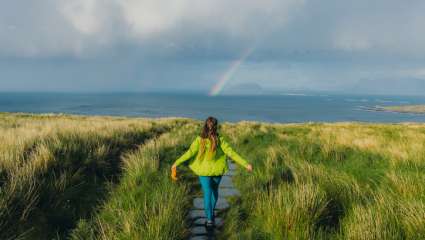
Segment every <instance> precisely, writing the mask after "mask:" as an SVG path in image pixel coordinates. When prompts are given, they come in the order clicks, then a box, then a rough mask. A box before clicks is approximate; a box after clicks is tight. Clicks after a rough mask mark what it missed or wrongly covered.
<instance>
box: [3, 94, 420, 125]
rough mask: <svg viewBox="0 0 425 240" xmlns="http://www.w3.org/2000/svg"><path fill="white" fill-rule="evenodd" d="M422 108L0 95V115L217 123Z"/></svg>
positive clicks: (287, 100) (403, 116)
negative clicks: (210, 118) (179, 119)
mask: <svg viewBox="0 0 425 240" xmlns="http://www.w3.org/2000/svg"><path fill="white" fill-rule="evenodd" d="M403 104H425V97H411V96H373V95H336V94H335V95H333V94H330V95H329V94H286V95H274V96H264V95H252V96H214V97H211V96H207V95H201V94H189V93H188V94H182V93H0V112H24V113H66V114H80V115H112V116H129V117H136V116H141V117H170V116H174V117H189V118H195V119H200V120H203V119H205V118H206V117H208V116H215V117H216V118H218V120H219V121H228V122H238V121H241V120H248V121H264V122H282V123H300V122H340V121H360V122H386V123H388V122H393V123H396V122H425V115H423V114H407V113H394V112H381V111H373V110H370V109H372V108H374V107H376V106H388V105H403Z"/></svg>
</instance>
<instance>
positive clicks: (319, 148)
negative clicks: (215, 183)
mask: <svg viewBox="0 0 425 240" xmlns="http://www.w3.org/2000/svg"><path fill="white" fill-rule="evenodd" d="M224 132H226V133H227V134H229V135H230V136H232V138H233V140H234V142H235V143H237V146H238V148H239V149H240V150H241V151H242V153H243V154H244V155H245V156H247V157H248V158H249V159H251V160H252V161H253V162H254V166H256V169H255V172H254V174H252V175H246V174H241V175H239V176H238V179H237V183H238V186H239V187H240V188H241V189H242V197H241V199H236V200H235V202H234V205H237V206H238V207H235V208H233V209H232V210H231V211H230V212H229V213H228V215H227V217H226V221H227V225H226V229H225V231H224V233H223V239H425V186H424V184H423V183H424V182H425V174H424V170H425V146H424V144H425V125H420V124H418V125H416V124H408V125H407V124H406V125H381V124H357V123H338V124H299V125H278V124H276V125H267V124H256V123H253V124H252V123H251V124H250V123H244V124H237V125H232V126H226V128H225V131H224ZM253 149H255V150H253Z"/></svg>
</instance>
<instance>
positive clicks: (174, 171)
mask: <svg viewBox="0 0 425 240" xmlns="http://www.w3.org/2000/svg"><path fill="white" fill-rule="evenodd" d="M171 179H173V180H174V181H177V166H176V165H175V164H173V166H171Z"/></svg>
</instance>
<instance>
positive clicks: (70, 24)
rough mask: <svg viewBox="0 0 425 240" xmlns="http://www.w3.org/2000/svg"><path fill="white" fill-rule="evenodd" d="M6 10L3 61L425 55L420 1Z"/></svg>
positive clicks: (53, 3) (51, 2)
mask: <svg viewBox="0 0 425 240" xmlns="http://www.w3.org/2000/svg"><path fill="white" fill-rule="evenodd" d="M2 5H3V6H2V7H0V56H5V55H6V56H32V57H37V56H57V55H78V56H84V55H87V54H90V53H93V52H97V51H103V50H104V49H107V48H111V47H114V46H115V45H126V44H137V45H139V46H148V47H146V51H150V52H155V51H156V48H158V49H159V48H161V49H165V50H163V51H170V52H172V51H174V50H176V49H192V50H193V49H195V50H197V49H198V50H199V49H201V50H202V49H213V51H215V52H219V53H220V52H225V51H228V50H229V49H234V48H238V47H242V48H243V47H247V46H244V45H250V44H251V45H252V44H253V43H254V42H255V43H257V44H259V45H260V46H256V49H257V51H258V52H260V51H265V50H268V52H272V53H279V51H291V50H300V49H308V50H330V51H333V50H342V51H347V52H370V53H377V54H379V53H396V54H401V55H415V56H417V55H423V54H424V53H425V28H424V27H423V26H424V25H425V15H424V14H423V12H425V2H424V1H420V0H412V1H408V2H403V1H398V0H385V1H384V0H377V1H373V2H372V3H371V2H370V1H367V0H359V1H355V2H354V1H352V2H346V1H339V0H331V1H317V0H235V1H228V0H204V1H193V0H173V1H165V0H38V1H36V0H15V1H9V2H4V3H2ZM169 46H172V47H169ZM237 51H239V50H237ZM237 51H236V52H237Z"/></svg>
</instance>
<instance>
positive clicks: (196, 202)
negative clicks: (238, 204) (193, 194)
mask: <svg viewBox="0 0 425 240" xmlns="http://www.w3.org/2000/svg"><path fill="white" fill-rule="evenodd" d="M193 207H194V208H195V209H204V199H203V198H195V199H193ZM228 207H229V203H228V202H227V200H226V199H224V198H220V197H219V198H218V201H217V203H216V205H215V209H217V210H223V209H226V208H228Z"/></svg>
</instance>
